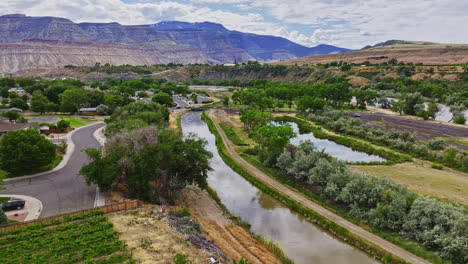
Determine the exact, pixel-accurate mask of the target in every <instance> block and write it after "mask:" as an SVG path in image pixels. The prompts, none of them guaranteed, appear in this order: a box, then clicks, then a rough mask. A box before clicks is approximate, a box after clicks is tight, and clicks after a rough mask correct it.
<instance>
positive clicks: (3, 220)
mask: <svg viewBox="0 0 468 264" xmlns="http://www.w3.org/2000/svg"><path fill="white" fill-rule="evenodd" d="M7 176H8V173H7V172H6V171H3V170H0V190H2V189H4V187H3V179H5V178H6V177H7ZM7 223H8V218H7V216H6V215H5V212H3V210H2V209H0V226H1V225H5V224H7Z"/></svg>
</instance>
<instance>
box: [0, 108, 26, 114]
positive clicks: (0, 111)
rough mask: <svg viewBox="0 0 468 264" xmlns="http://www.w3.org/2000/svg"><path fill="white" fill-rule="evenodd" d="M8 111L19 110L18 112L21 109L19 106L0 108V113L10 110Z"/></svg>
mask: <svg viewBox="0 0 468 264" xmlns="http://www.w3.org/2000/svg"><path fill="white" fill-rule="evenodd" d="M10 111H15V112H19V113H22V112H23V110H21V109H19V108H15V107H12V108H0V113H4V112H10Z"/></svg>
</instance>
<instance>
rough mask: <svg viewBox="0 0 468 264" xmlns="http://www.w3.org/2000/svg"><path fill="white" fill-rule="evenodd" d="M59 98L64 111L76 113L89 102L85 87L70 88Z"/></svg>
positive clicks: (61, 108)
mask: <svg viewBox="0 0 468 264" xmlns="http://www.w3.org/2000/svg"><path fill="white" fill-rule="evenodd" d="M59 98H60V110H61V111H62V112H70V113H75V112H76V111H78V110H79V109H80V108H82V107H83V106H84V105H85V104H86V103H87V102H88V94H87V93H86V91H85V90H84V89H68V90H66V91H65V92H63V93H61V94H60V95H59Z"/></svg>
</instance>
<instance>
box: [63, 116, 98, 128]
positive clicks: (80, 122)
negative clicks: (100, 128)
mask: <svg viewBox="0 0 468 264" xmlns="http://www.w3.org/2000/svg"><path fill="white" fill-rule="evenodd" d="M58 117H60V119H62V120H65V121H68V122H70V126H72V127H82V126H86V125H89V124H92V123H94V122H95V121H94V120H91V119H88V118H80V117H77V116H71V115H68V116H62V115H60V116H58Z"/></svg>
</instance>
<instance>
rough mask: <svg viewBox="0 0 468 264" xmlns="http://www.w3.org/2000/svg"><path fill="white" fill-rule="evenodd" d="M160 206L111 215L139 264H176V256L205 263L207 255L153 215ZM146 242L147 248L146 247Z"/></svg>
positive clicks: (112, 220)
mask: <svg viewBox="0 0 468 264" xmlns="http://www.w3.org/2000/svg"><path fill="white" fill-rule="evenodd" d="M158 208H159V207H158V206H153V205H150V206H148V205H145V207H144V208H140V209H138V210H136V211H129V212H119V213H115V214H110V215H108V217H109V220H110V221H111V222H112V223H113V224H114V229H115V230H117V231H118V232H119V233H120V237H119V238H120V240H122V241H124V242H125V243H126V244H127V245H128V247H129V249H130V250H131V252H132V254H133V255H132V259H134V260H136V261H137V263H148V264H150V263H151V264H152V263H161V264H166V263H173V257H174V256H175V255H176V254H184V255H186V256H187V257H188V258H189V259H190V260H192V261H193V262H194V263H206V259H207V258H208V257H209V255H208V253H206V252H204V251H202V250H199V249H197V248H195V247H194V246H192V245H191V244H190V243H189V242H187V241H186V240H185V239H184V238H183V237H181V236H179V235H178V234H177V233H176V232H174V231H173V230H172V229H171V228H170V227H169V226H168V225H167V224H166V223H164V222H163V221H161V220H158V219H157V218H156V217H155V216H154V215H152V212H153V210H157V209H158ZM144 242H147V243H148V244H147V245H144Z"/></svg>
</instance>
